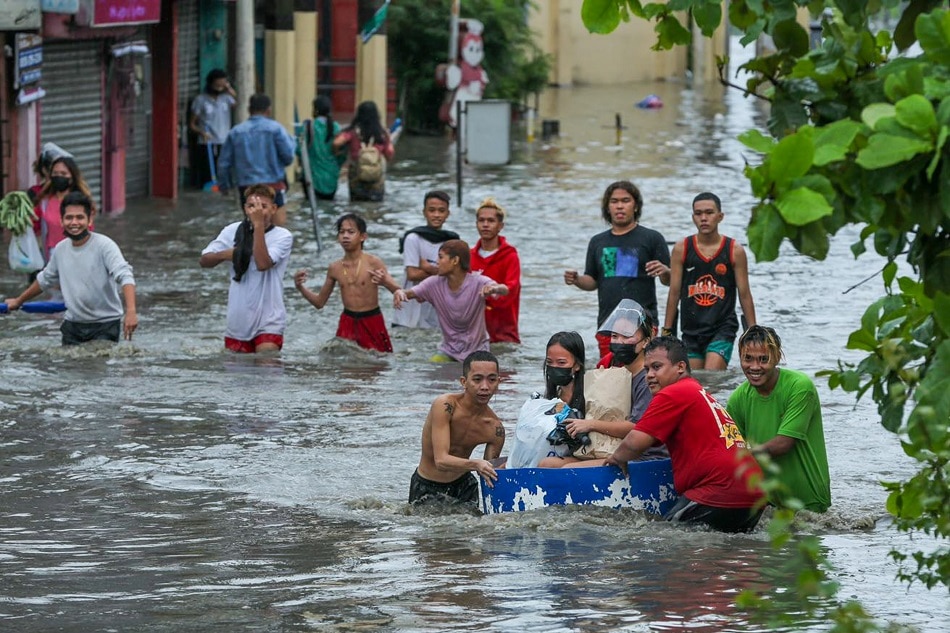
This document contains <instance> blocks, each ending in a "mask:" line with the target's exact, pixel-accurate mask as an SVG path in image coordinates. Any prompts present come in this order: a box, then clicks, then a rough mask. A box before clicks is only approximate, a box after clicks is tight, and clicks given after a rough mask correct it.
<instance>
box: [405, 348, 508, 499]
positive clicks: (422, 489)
mask: <svg viewBox="0 0 950 633" xmlns="http://www.w3.org/2000/svg"><path fill="white" fill-rule="evenodd" d="M499 380H500V376H499V375H498V359H496V358H495V357H494V356H493V355H492V353H491V352H484V351H477V352H472V353H471V354H469V355H468V356H467V357H466V358H465V361H464V362H463V363H462V377H461V378H460V379H459V382H460V383H461V385H462V393H460V394H458V393H449V394H445V395H442V396H439V397H438V398H436V399H435V401H434V402H433V403H432V407H431V408H430V409H429V415H428V416H427V417H426V422H425V425H424V426H423V427H422V458H421V459H420V460H419V467H418V468H416V472H414V473H413V474H412V481H411V482H410V484H409V503H413V504H416V503H426V502H433V501H436V502H446V501H447V502H450V503H459V504H472V505H475V504H477V501H478V481H477V480H476V478H475V477H474V476H473V475H472V473H473V472H474V473H478V474H479V475H481V476H482V477H483V478H484V480H485V483H486V484H487V485H488V486H491V485H492V484H493V482H494V481H495V480H497V479H498V475H497V473H496V472H495V468H494V467H493V466H492V465H491V462H490V461H489V460H492V459H495V458H497V457H498V455H499V454H500V453H501V449H502V447H503V446H504V444H505V427H504V426H502V424H501V420H499V419H498V416H497V415H495V412H494V411H492V409H491V407H490V406H488V403H489V401H491V399H492V396H494V395H495V392H496V391H498V382H499ZM479 444H484V445H485V453H484V455H483V456H482V459H472V458H471V455H472V451H473V450H475V447H477V446H478V445H479Z"/></svg>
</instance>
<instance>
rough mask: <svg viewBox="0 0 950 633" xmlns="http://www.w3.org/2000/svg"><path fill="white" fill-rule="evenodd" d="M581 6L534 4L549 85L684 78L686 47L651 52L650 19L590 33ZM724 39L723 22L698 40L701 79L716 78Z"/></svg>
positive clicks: (553, 0) (532, 20) (572, 0)
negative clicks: (710, 34) (550, 62)
mask: <svg viewBox="0 0 950 633" xmlns="http://www.w3.org/2000/svg"><path fill="white" fill-rule="evenodd" d="M582 4H583V1H582V0H548V1H547V2H539V3H537V5H536V6H535V8H534V9H533V10H532V12H531V14H530V16H529V24H530V26H531V28H532V30H533V31H534V33H535V37H536V40H535V41H536V42H537V43H538V46H539V47H540V48H541V50H543V51H544V52H545V53H548V54H550V55H552V56H553V58H554V59H553V61H554V63H553V67H552V70H551V75H550V81H551V83H552V84H556V85H561V86H568V85H571V84H579V85H609V84H622V83H630V82H634V81H654V80H666V79H670V80H683V79H685V76H686V70H687V65H686V62H687V50H686V49H685V48H682V47H680V48H676V49H674V50H672V51H662V52H658V51H653V50H651V47H652V46H653V44H654V42H656V34H655V33H654V32H653V27H654V23H653V22H648V21H646V20H640V19H637V18H632V19H631V20H630V22H621V23H620V26H619V27H617V30H615V31H614V32H613V33H610V34H609V35H595V34H593V33H590V32H588V31H587V29H586V28H585V27H584V23H583V22H582V21H581V5H582ZM724 4H725V3H724ZM488 37H490V34H489V35H488ZM727 41H728V39H727V37H726V29H725V26H723V27H721V28H720V30H719V31H718V32H717V34H716V36H715V37H714V38H713V40H712V41H704V42H702V43H700V44H699V45H700V46H701V51H699V52H701V53H702V58H701V60H703V61H705V62H706V63H705V67H704V68H702V69H701V71H702V75H701V76H702V77H704V78H711V77H713V76H715V65H714V64H712V66H710V61H709V60H714V59H715V56H716V55H724V54H725V48H726V43H727ZM710 68H711V69H712V73H713V74H712V75H710V74H709V73H710Z"/></svg>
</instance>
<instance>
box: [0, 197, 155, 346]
mask: <svg viewBox="0 0 950 633" xmlns="http://www.w3.org/2000/svg"><path fill="white" fill-rule="evenodd" d="M60 215H61V216H62V219H63V232H64V233H65V234H66V237H68V238H69V239H68V240H66V241H63V242H60V243H59V244H58V245H57V246H56V248H54V249H53V251H52V253H51V254H50V260H49V263H48V264H47V265H46V268H44V269H43V270H41V271H40V272H39V274H38V275H37V276H36V280H35V281H34V282H33V283H31V284H30V285H29V287H28V288H27V289H26V290H24V291H23V292H22V294H20V296H18V297H17V298H15V299H7V300H6V304H7V309H8V310H10V311H13V310H18V309H19V308H20V306H22V305H23V303H24V302H26V301H28V300H29V299H32V298H33V297H35V296H37V295H39V294H40V293H41V292H43V291H44V290H48V289H49V288H53V287H56V286H59V288H60V289H61V290H62V293H63V299H64V301H65V303H66V316H65V319H64V320H63V324H62V326H60V331H61V332H62V334H63V345H77V344H79V343H85V342H88V341H93V340H107V341H113V342H118V340H119V330H120V329H122V330H123V331H124V333H125V338H126V339H127V340H131V339H132V333H133V332H134V331H135V328H136V327H137V326H138V322H139V320H138V315H137V314H136V311H135V279H134V277H133V276H132V266H130V265H129V263H128V262H127V261H126V260H125V258H124V257H123V256H122V251H120V250H119V247H118V246H117V245H116V243H115V242H113V241H112V240H111V239H109V238H108V237H106V236H105V235H101V234H98V233H90V232H89V224H90V222H91V221H92V201H91V200H90V199H89V198H88V197H87V196H86V195H85V194H83V193H82V192H79V191H74V192H72V193H69V194H67V195H66V197H65V198H63V203H62V205H61V207H60ZM120 287H121V289H122V298H121V299H120V297H119V288H120ZM122 299H124V300H125V325H124V327H122V317H123V313H122Z"/></svg>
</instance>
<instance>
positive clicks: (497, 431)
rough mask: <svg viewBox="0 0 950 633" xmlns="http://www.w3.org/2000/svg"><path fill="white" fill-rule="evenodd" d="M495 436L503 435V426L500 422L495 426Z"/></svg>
mask: <svg viewBox="0 0 950 633" xmlns="http://www.w3.org/2000/svg"><path fill="white" fill-rule="evenodd" d="M495 437H505V427H503V426H502V425H500V424H499V425H497V426H495Z"/></svg>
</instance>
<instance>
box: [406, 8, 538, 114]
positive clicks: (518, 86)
mask: <svg viewBox="0 0 950 633" xmlns="http://www.w3.org/2000/svg"><path fill="white" fill-rule="evenodd" d="M451 4H452V3H451V0H400V1H399V2H398V3H393V4H392V5H391V6H390V9H389V24H388V33H389V38H388V39H389V49H390V59H391V60H392V64H393V71H394V73H395V75H396V77H397V80H398V82H399V93H400V98H401V99H403V100H404V101H403V108H404V110H403V112H402V115H403V118H404V119H405V122H406V125H407V126H408V127H409V128H410V129H413V130H417V131H436V130H440V129H441V128H442V122H441V121H440V120H439V107H440V106H441V105H442V102H443V101H444V100H445V97H446V89H445V88H444V87H442V86H440V85H439V84H438V83H436V80H435V71H436V66H437V65H438V64H443V63H446V62H447V61H448V52H449V50H448V49H449V18H450V8H451ZM529 4H530V2H529V0H465V2H463V3H462V15H461V17H462V18H475V19H477V20H479V21H481V22H482V23H483V24H484V25H485V31H484V34H483V37H484V46H485V59H484V60H483V61H482V68H484V69H485V71H486V72H487V73H488V79H489V83H488V86H487V87H486V89H485V98H486V99H508V100H510V101H514V102H521V101H523V100H524V99H525V97H527V95H529V94H531V93H533V92H538V91H540V90H541V89H542V88H544V87H545V86H546V85H547V78H548V71H549V69H550V65H551V62H550V59H549V57H548V56H545V55H544V54H542V53H541V51H540V50H539V49H538V47H537V45H536V44H535V43H534V40H533V38H532V37H531V31H530V29H529V28H528V25H527V12H528V6H529Z"/></svg>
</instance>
